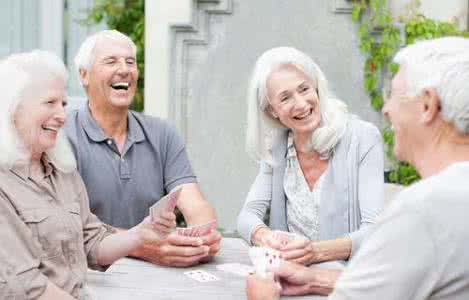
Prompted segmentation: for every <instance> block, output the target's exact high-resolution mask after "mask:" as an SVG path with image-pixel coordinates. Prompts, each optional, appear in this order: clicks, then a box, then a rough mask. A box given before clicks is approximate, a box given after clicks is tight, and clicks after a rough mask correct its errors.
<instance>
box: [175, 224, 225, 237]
mask: <svg viewBox="0 0 469 300" xmlns="http://www.w3.org/2000/svg"><path fill="white" fill-rule="evenodd" d="M216 227H217V221H216V220H212V221H210V222H207V223H205V224H202V225H194V226H191V227H187V228H182V227H178V228H176V233H177V234H179V235H185V236H192V237H199V236H204V235H207V234H209V233H210V232H211V231H212V230H213V229H215V228H216Z"/></svg>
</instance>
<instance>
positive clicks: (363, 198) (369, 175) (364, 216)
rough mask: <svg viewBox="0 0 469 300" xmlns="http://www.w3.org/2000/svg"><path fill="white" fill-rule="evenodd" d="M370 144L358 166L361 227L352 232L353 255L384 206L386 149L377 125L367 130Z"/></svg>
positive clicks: (368, 233)
mask: <svg viewBox="0 0 469 300" xmlns="http://www.w3.org/2000/svg"><path fill="white" fill-rule="evenodd" d="M366 133H367V134H368V139H369V140H370V142H369V144H367V145H365V146H366V147H364V151H361V152H362V154H361V157H360V162H359V168H358V200H359V203H360V215H361V224H360V229H359V230H357V231H354V232H352V233H351V234H350V238H351V239H352V253H351V256H353V255H354V254H355V253H356V252H357V250H358V249H359V248H360V245H361V244H362V241H363V240H364V239H365V238H366V237H367V236H369V235H370V233H371V232H370V231H371V230H372V229H373V225H374V224H375V223H376V220H377V218H378V215H379V214H380V213H381V211H382V210H383V207H384V151H383V142H382V139H381V134H380V132H379V130H378V129H376V128H375V127H373V128H370V130H367V131H366Z"/></svg>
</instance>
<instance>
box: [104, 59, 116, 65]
mask: <svg viewBox="0 0 469 300" xmlns="http://www.w3.org/2000/svg"><path fill="white" fill-rule="evenodd" d="M115 62H116V60H115V59H113V58H109V59H105V60H104V64H106V65H112V64H114V63H115Z"/></svg>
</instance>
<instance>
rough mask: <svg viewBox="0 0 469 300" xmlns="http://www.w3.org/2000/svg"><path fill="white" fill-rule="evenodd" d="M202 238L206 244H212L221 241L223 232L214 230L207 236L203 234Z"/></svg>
mask: <svg viewBox="0 0 469 300" xmlns="http://www.w3.org/2000/svg"><path fill="white" fill-rule="evenodd" d="M201 239H202V241H203V243H204V245H209V246H210V245H212V244H215V243H219V242H220V241H221V234H220V233H219V232H218V231H216V230H213V231H212V232H210V233H209V234H207V235H206V236H202V237H201Z"/></svg>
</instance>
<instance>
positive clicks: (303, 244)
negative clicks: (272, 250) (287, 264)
mask: <svg viewBox="0 0 469 300" xmlns="http://www.w3.org/2000/svg"><path fill="white" fill-rule="evenodd" d="M280 251H281V254H282V258H283V259H284V260H288V261H291V262H295V263H299V264H302V265H310V264H312V263H316V262H318V258H317V254H316V253H315V251H314V249H313V244H312V242H311V241H309V240H306V239H297V240H293V241H290V242H288V243H287V244H286V245H285V246H283V247H281V248H280Z"/></svg>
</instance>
